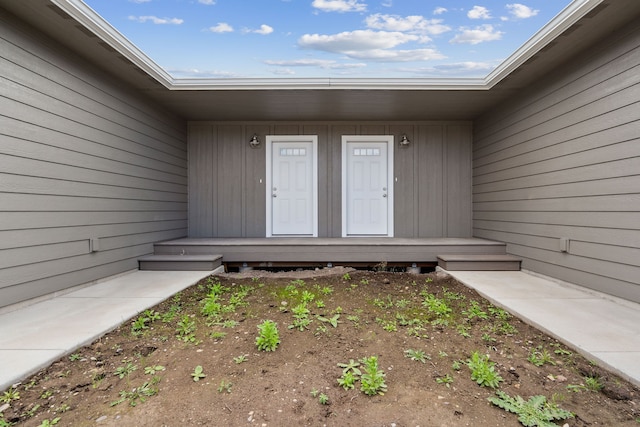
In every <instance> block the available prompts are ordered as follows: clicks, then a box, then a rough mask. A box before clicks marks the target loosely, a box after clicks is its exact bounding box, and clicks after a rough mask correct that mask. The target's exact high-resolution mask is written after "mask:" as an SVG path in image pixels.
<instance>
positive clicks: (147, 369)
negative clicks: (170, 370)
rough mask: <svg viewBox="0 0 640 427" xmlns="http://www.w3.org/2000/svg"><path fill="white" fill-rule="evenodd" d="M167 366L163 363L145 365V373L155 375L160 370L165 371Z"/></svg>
mask: <svg viewBox="0 0 640 427" xmlns="http://www.w3.org/2000/svg"><path fill="white" fill-rule="evenodd" d="M164 370H165V367H164V366H162V365H153V366H145V368H144V373H145V374H146V375H155V374H157V373H158V372H160V371H164Z"/></svg>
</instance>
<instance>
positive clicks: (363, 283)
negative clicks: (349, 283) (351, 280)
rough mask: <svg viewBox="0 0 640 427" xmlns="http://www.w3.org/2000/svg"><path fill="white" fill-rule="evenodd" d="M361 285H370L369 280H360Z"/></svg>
mask: <svg viewBox="0 0 640 427" xmlns="http://www.w3.org/2000/svg"><path fill="white" fill-rule="evenodd" d="M360 284H361V285H368V284H369V279H367V278H366V277H365V278H363V279H360Z"/></svg>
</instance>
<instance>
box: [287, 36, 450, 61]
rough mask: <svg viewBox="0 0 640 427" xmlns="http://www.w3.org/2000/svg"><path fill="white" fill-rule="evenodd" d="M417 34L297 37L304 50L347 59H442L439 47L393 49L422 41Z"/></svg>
mask: <svg viewBox="0 0 640 427" xmlns="http://www.w3.org/2000/svg"><path fill="white" fill-rule="evenodd" d="M422 40H423V37H420V36H417V35H415V34H407V33H402V32H398V31H395V32H388V31H372V30H358V31H350V32H343V33H339V34H334V35H320V34H305V35H304V36H302V37H300V39H299V40H298V45H299V46H300V47H301V48H304V49H315V50H320V51H324V52H331V53H340V54H343V55H345V56H346V57H348V58H353V59H359V60H370V61H378V62H406V61H427V60H433V59H443V58H445V56H444V55H442V54H441V53H439V52H438V51H437V50H436V49H407V50H393V48H395V47H396V46H399V45H401V44H404V43H408V42H416V41H418V42H419V41H422Z"/></svg>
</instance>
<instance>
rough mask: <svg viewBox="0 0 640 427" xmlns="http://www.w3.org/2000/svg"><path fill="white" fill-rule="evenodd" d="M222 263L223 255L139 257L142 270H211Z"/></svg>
mask: <svg viewBox="0 0 640 427" xmlns="http://www.w3.org/2000/svg"><path fill="white" fill-rule="evenodd" d="M221 265H222V255H146V256H143V257H141V258H138V266H139V269H140V270H155V271H211V270H215V269H216V268H218V267H220V266H221Z"/></svg>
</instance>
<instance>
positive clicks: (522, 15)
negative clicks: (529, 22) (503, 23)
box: [507, 3, 540, 19]
mask: <svg viewBox="0 0 640 427" xmlns="http://www.w3.org/2000/svg"><path fill="white" fill-rule="evenodd" d="M507 9H509V13H510V14H511V15H512V16H513V17H514V18H515V19H527V18H532V17H534V16H536V15H537V14H538V12H540V11H539V10H533V9H531V8H530V7H529V6H525V5H523V4H520V3H513V4H508V5H507Z"/></svg>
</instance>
